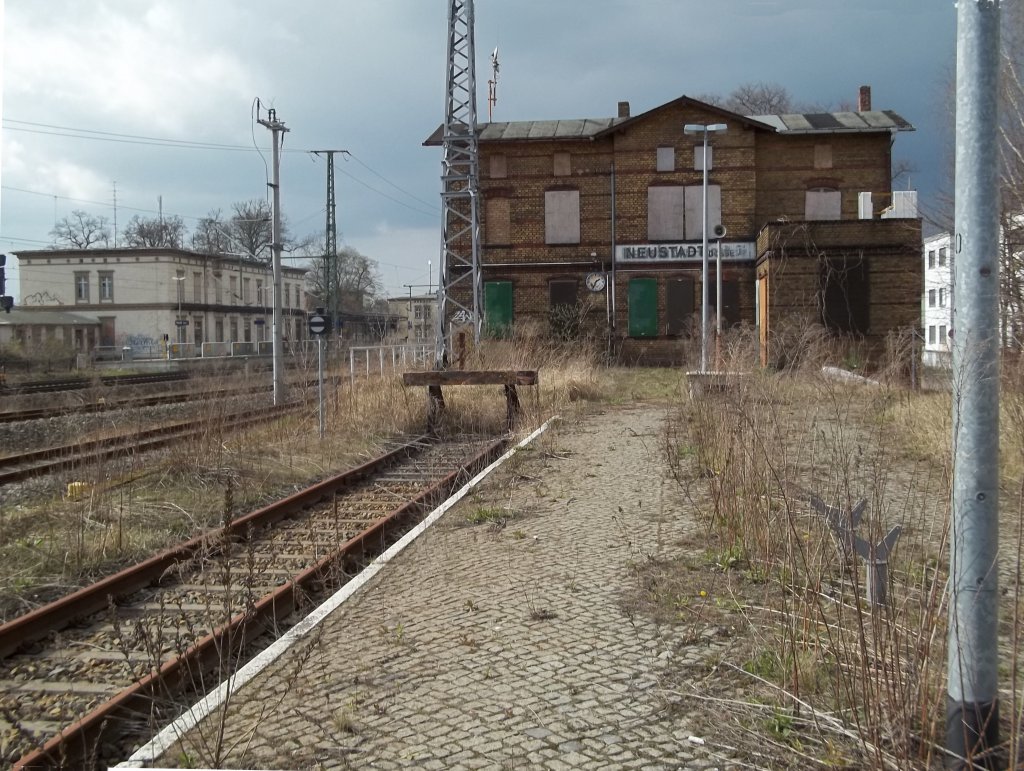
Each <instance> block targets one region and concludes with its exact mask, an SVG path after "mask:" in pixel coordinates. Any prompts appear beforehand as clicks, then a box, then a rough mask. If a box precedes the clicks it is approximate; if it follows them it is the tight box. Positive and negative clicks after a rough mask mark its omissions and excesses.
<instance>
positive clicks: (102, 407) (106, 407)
mask: <svg viewBox="0 0 1024 771" xmlns="http://www.w3.org/2000/svg"><path fill="white" fill-rule="evenodd" d="M270 390H271V386H255V387H251V388H241V389H239V388H219V389H216V390H213V391H190V392H187V393H185V392H178V393H173V394H153V395H151V396H134V397H127V398H110V399H108V398H107V397H106V396H104V397H103V399H101V400H97V401H95V402H89V403H87V404H76V405H74V406H70V407H68V406H60V407H30V408H27V409H23V410H10V411H7V412H0V423H17V422H20V421H23V420H46V419H48V418H61V417H66V416H67V415H85V414H89V413H94V412H110V411H113V410H132V409H139V408H142V407H157V406H160V405H163V404H183V403H185V402H194V401H206V400H210V399H226V398H229V397H232V396H244V395H246V394H257V393H263V392H268V391H270Z"/></svg>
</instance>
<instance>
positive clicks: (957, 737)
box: [946, 0, 1005, 769]
mask: <svg viewBox="0 0 1024 771" xmlns="http://www.w3.org/2000/svg"><path fill="white" fill-rule="evenodd" d="M999 53H1000V49H999V0H960V2H959V3H957V46H956V203H955V209H956V211H955V235H954V242H953V259H954V266H953V268H954V283H953V287H954V292H953V355H952V359H953V497H952V523H953V532H952V539H951V541H950V576H949V586H950V590H949V591H950V598H949V648H948V662H947V665H948V671H947V686H946V689H947V690H946V749H947V750H948V751H949V756H948V757H950V761H949V763H948V764H949V765H950V766H951V767H953V768H957V769H966V768H995V767H997V766H998V767H1000V768H1002V767H1003V766H1004V765H1005V763H999V762H998V759H997V758H996V757H995V754H996V753H995V750H996V748H997V747H998V746H999V691H998V680H999V654H998V633H999V629H998V624H999V586H998V580H997V578H998V574H997V562H996V561H997V558H998V546H999V177H998V169H999V160H998V155H999V134H998V130H999V116H998V102H999V62H1000V59H999Z"/></svg>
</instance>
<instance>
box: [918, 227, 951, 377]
mask: <svg viewBox="0 0 1024 771" xmlns="http://www.w3.org/2000/svg"><path fill="white" fill-rule="evenodd" d="M951 241H952V238H951V237H950V234H949V233H938V234H937V235H934V236H931V237H929V238H926V239H925V240H924V248H923V250H922V259H924V291H923V293H922V296H921V329H922V330H923V332H924V353H923V354H922V357H921V362H922V363H923V364H924V365H925V366H926V367H948V366H950V359H949V342H950V341H949V333H950V330H952V329H953V251H952V249H951V248H950V245H951Z"/></svg>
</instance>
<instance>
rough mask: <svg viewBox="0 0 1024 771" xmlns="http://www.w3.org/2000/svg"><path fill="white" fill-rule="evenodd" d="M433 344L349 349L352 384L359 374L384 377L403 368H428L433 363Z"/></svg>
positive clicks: (369, 346) (349, 368)
mask: <svg viewBox="0 0 1024 771" xmlns="http://www.w3.org/2000/svg"><path fill="white" fill-rule="evenodd" d="M433 360H434V346H433V344H432V343H416V344H410V345H367V346H353V347H351V348H349V349H348V374H349V380H350V381H351V382H352V383H355V381H356V375H357V373H358V374H360V375H363V374H364V373H365V376H366V377H367V378H369V377H370V376H371V375H377V376H379V377H383V376H384V373H385V372H389V371H390V372H396V371H397V370H398V368H399V367H402V368H410V367H411V368H420V369H422V368H426V367H428V366H430V365H431V364H432V363H433Z"/></svg>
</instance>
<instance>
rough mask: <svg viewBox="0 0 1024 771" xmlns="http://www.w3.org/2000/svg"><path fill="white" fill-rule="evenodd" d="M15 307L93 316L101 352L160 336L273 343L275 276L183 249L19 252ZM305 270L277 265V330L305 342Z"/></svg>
mask: <svg viewBox="0 0 1024 771" xmlns="http://www.w3.org/2000/svg"><path fill="white" fill-rule="evenodd" d="M17 257H18V264H19V275H20V297H19V298H18V303H17V305H18V307H19V308H20V309H22V310H24V311H26V312H28V311H32V310H36V309H38V310H40V311H43V310H47V311H54V310H60V311H74V312H77V313H84V314H88V315H89V316H94V317H96V318H97V319H98V320H99V328H100V331H99V340H98V344H99V345H100V346H117V347H125V346H130V347H133V348H146V347H152V346H159V345H160V344H161V343H163V342H164V341H165V340H166V341H169V342H172V343H188V344H194V345H195V346H197V347H199V346H202V345H203V344H204V343H260V342H265V341H267V340H269V339H270V337H271V333H272V330H271V326H272V317H273V304H274V300H273V286H274V280H273V275H272V273H271V271H270V268H269V266H268V265H267V264H266V263H264V262H262V261H259V260H254V259H251V258H245V257H239V256H233V255H210V254H202V253H199V252H192V251H188V250H185V249H164V248H147V249H136V248H118V249H84V250H81V249H47V250H39V251H24V252H18V253H17ZM305 274H306V271H305V269H301V268H292V267H284V268H282V281H281V299H282V309H283V319H282V333H283V336H284V337H285V338H286V339H288V338H290V339H293V340H298V339H302V338H304V337H306V336H307V335H306V292H305V287H304V277H305Z"/></svg>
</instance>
